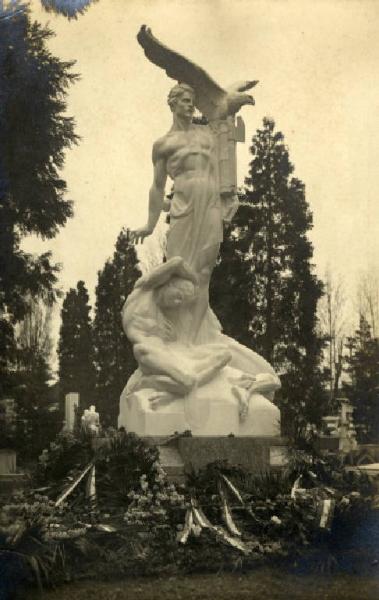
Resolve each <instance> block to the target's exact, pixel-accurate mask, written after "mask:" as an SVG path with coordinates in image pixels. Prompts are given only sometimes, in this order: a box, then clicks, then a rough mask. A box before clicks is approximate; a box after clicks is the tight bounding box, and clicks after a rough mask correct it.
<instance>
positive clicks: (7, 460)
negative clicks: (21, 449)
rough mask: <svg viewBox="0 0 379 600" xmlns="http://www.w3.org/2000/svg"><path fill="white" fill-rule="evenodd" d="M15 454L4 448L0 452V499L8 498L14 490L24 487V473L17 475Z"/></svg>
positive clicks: (13, 451)
mask: <svg viewBox="0 0 379 600" xmlns="http://www.w3.org/2000/svg"><path fill="white" fill-rule="evenodd" d="M16 461H17V453H16V451H15V450H11V449H9V448H4V449H1V450H0V497H8V496H9V494H12V493H13V492H14V491H15V490H17V489H20V488H22V487H24V485H25V483H26V481H27V479H26V477H25V475H24V473H17V462H16Z"/></svg>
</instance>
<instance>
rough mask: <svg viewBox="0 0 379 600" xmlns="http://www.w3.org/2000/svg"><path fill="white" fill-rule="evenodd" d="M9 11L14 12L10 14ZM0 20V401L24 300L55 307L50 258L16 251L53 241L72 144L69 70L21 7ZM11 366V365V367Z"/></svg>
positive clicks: (63, 214)
mask: <svg viewBox="0 0 379 600" xmlns="http://www.w3.org/2000/svg"><path fill="white" fill-rule="evenodd" d="M11 8H13V9H14V8H15V7H11ZM11 8H10V9H9V10H8V12H3V14H2V15H0V16H1V17H2V18H0V331H1V333H2V334H3V335H2V339H1V344H0V352H1V353H2V356H0V368H1V370H2V372H1V373H0V375H1V377H0V379H1V381H2V389H1V390H0V393H2V394H5V393H10V389H11V388H12V373H11V369H10V367H11V366H12V361H13V358H12V353H13V356H14V350H15V344H14V335H13V334H14V324H15V323H16V322H18V321H20V320H22V319H23V317H24V316H25V314H26V312H27V309H28V301H29V298H30V296H32V297H34V298H35V297H37V296H44V297H45V298H46V299H47V300H49V301H53V300H54V299H55V290H54V285H55V283H56V280H57V279H56V273H57V270H58V269H57V267H56V266H55V265H53V264H52V263H51V257H50V254H49V253H45V254H42V255H41V256H32V255H30V254H27V253H25V252H23V251H22V250H21V248H20V244H21V240H22V237H23V236H25V235H28V234H30V233H34V234H37V235H40V236H42V237H44V238H52V237H54V236H55V235H56V233H57V232H58V230H59V227H61V226H63V225H64V224H65V223H66V220H67V218H68V217H70V216H71V214H72V210H71V203H70V202H68V201H67V200H66V199H65V198H64V196H65V192H66V184H65V182H64V181H63V179H61V178H60V176H59V170H60V169H61V168H62V166H63V162H64V150H65V148H66V147H69V146H70V145H71V144H73V143H75V142H76V139H77V138H76V136H75V134H74V127H73V121H72V119H71V118H69V117H67V116H66V115H65V109H66V103H65V96H66V91H67V88H68V86H69V85H70V84H71V83H72V82H73V81H74V80H75V78H76V76H75V75H73V74H72V73H71V66H72V63H68V62H62V61H60V60H59V59H57V58H55V57H54V56H52V54H51V53H50V52H49V50H48V48H47V46H46V41H47V39H48V38H49V37H51V35H52V33H51V31H49V30H48V29H46V28H44V27H41V26H40V25H39V24H38V23H31V21H30V19H29V16H28V13H27V11H26V10H25V9H24V8H22V7H21V9H20V10H19V9H18V8H17V6H16V8H15V9H14V10H13V11H12V10H11ZM10 363H11V364H10Z"/></svg>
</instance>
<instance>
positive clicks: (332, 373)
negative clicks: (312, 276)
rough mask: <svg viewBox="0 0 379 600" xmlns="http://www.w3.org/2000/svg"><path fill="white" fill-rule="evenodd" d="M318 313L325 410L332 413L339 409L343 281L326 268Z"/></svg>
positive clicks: (343, 336)
mask: <svg viewBox="0 0 379 600" xmlns="http://www.w3.org/2000/svg"><path fill="white" fill-rule="evenodd" d="M318 315H319V325H320V334H321V335H322V336H324V338H325V347H324V349H323V364H324V372H325V376H326V379H327V381H328V387H329V414H333V413H335V412H336V411H337V410H338V409H339V400H338V398H339V394H340V379H341V375H342V369H343V351H344V344H345V338H346V329H347V324H346V295H345V291H344V285H343V282H342V281H341V280H340V279H338V278H336V277H334V276H332V274H331V272H330V270H329V269H327V270H326V272H325V276H324V295H323V296H322V298H321V299H320V301H319V305H318Z"/></svg>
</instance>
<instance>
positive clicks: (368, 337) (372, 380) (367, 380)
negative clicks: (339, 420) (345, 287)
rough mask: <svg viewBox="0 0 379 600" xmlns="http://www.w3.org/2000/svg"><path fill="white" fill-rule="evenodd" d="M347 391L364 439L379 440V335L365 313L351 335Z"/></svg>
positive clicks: (374, 441) (365, 440) (355, 420)
mask: <svg viewBox="0 0 379 600" xmlns="http://www.w3.org/2000/svg"><path fill="white" fill-rule="evenodd" d="M347 348H348V350H349V351H350V356H349V358H347V372H348V374H349V375H350V378H351V381H350V383H349V384H347V383H346V384H345V386H344V387H345V392H346V395H347V397H348V398H349V400H350V401H351V403H352V405H353V407H354V415H353V417H354V422H355V424H356V427H357V435H358V440H359V441H360V442H361V443H366V444H367V443H378V442H379V339H378V338H376V337H373V336H372V334H371V329H370V326H369V324H368V322H367V321H366V319H365V318H364V317H363V316H362V317H361V318H360V323H359V328H358V330H357V331H356V332H355V335H354V336H353V337H351V338H349V339H348V343H347Z"/></svg>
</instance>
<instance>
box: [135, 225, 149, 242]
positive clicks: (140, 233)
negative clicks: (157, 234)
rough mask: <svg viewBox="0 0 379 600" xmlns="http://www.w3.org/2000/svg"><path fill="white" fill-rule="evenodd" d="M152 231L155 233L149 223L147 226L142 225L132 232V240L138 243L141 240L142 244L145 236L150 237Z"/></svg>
mask: <svg viewBox="0 0 379 600" xmlns="http://www.w3.org/2000/svg"><path fill="white" fill-rule="evenodd" d="M152 233H153V232H152V230H151V229H150V227H148V226H147V225H145V227H140V228H139V229H135V230H134V231H131V232H130V239H131V242H132V243H133V244H138V242H141V244H142V243H143V240H144V239H145V237H148V236H149V235H151V234H152Z"/></svg>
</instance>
